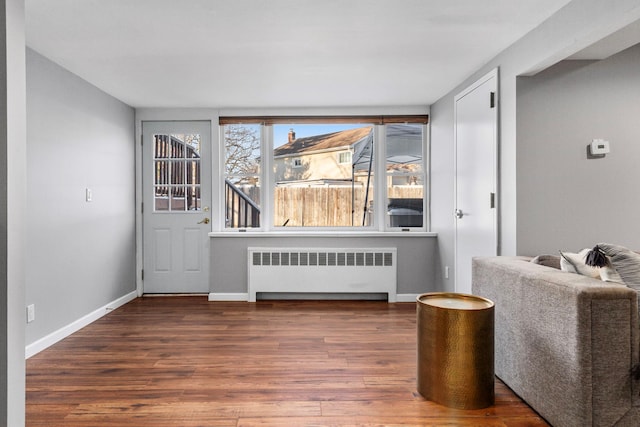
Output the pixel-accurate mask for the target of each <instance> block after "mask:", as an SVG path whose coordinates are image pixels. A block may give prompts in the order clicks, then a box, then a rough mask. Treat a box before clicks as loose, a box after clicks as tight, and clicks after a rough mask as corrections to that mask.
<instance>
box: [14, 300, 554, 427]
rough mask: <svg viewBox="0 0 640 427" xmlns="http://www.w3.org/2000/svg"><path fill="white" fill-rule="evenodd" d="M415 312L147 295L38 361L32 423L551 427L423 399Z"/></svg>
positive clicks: (504, 405)
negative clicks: (418, 388)
mask: <svg viewBox="0 0 640 427" xmlns="http://www.w3.org/2000/svg"><path fill="white" fill-rule="evenodd" d="M415 318H416V315H415V304H412V303H397V304H387V303H386V302H364V301H353V302H338V301H262V302H258V303H246V302H208V301H207V300H206V297H146V298H138V299H136V300H134V301H132V302H131V303H129V304H127V305H125V306H123V307H121V308H119V309H118V310H116V311H114V312H113V313H111V314H109V315H107V316H105V317H103V318H101V319H100V320H98V321H96V322H94V323H93V324H91V325H89V326H88V327H86V328H84V329H82V330H81V331H79V332H77V333H75V334H73V335H72V336H70V337H68V338H66V339H65V340H63V341H61V342H59V343H57V344H55V345H54V346H52V347H50V348H48V349H47V350H45V351H43V352H41V353H39V354H37V355H35V356H33V357H32V358H30V359H29V360H28V361H27V379H26V381H27V384H26V387H27V396H26V399H27V408H26V419H27V426H31V427H35V426H48V427H53V426H73V427H77V426H87V427H89V426H91V427H100V426H154V427H165V426H180V427H191V426H243V427H248V426H262V427H265V426H382V425H395V426H510V427H520V426H547V425H548V424H546V423H545V422H544V420H542V419H541V418H540V417H539V416H538V415H537V414H536V413H535V412H534V411H532V410H531V408H529V407H528V406H527V405H526V404H524V403H523V402H522V401H521V400H520V399H519V398H518V397H517V396H515V395H514V394H513V393H512V392H511V391H510V390H509V389H508V388H507V387H505V386H504V384H502V383H501V382H500V381H499V380H496V404H495V406H492V407H490V408H486V409H481V410H455V409H450V408H446V407H444V406H440V405H437V404H435V403H432V402H429V401H426V400H424V399H423V398H422V397H421V396H420V395H419V394H418V393H417V392H416V330H415V328H416V321H415V320H416V319H415Z"/></svg>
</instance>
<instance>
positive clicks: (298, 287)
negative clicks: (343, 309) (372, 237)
mask: <svg viewBox="0 0 640 427" xmlns="http://www.w3.org/2000/svg"><path fill="white" fill-rule="evenodd" d="M396 253H397V250H396V248H366V249H365V248H350V249H344V248H341V249H334V248H259V247H251V248H248V257H247V260H248V264H249V301H250V302H253V301H255V300H256V294H257V293H258V292H286V293H309V292H312V293H386V294H387V295H388V297H387V298H388V301H389V302H396V290H397V285H396Z"/></svg>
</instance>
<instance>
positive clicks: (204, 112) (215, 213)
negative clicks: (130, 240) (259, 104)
mask: <svg viewBox="0 0 640 427" xmlns="http://www.w3.org/2000/svg"><path fill="white" fill-rule="evenodd" d="M218 118H219V111H218V110H215V109H209V108H197V109H188V108H166V109H164V108H163V109H157V108H139V109H136V117H135V124H134V128H135V159H136V160H135V163H136V164H135V174H136V177H135V179H136V198H135V217H136V233H135V234H136V238H135V241H136V279H135V280H136V293H137V295H138V297H141V296H142V295H143V294H144V281H143V279H142V268H143V266H144V258H143V249H144V248H143V245H144V240H143V235H142V230H143V225H144V224H143V222H142V201H143V200H142V189H143V187H142V163H143V159H142V123H143V122H162V121H167V122H175V121H206V122H210V123H211V126H210V128H211V135H210V138H211V162H210V163H211V164H210V167H211V178H212V181H213V182H212V185H211V205H212V206H211V211H210V212H209V213H210V214H211V215H210V217H211V224H212V225H213V227H214V230H213V231H215V227H216V224H217V223H218V222H219V216H220V212H219V211H220V209H219V206H218V204H217V203H218V202H219V199H220V189H219V188H218V187H219V186H218V185H217V183H216V182H217V181H216V180H217V178H218V177H219V175H220V170H219V169H220V168H219V166H218V165H219V151H220V150H219V149H218V147H219V146H220V143H219V132H218V121H219V120H218ZM211 273H212V272H211V268H209V275H211Z"/></svg>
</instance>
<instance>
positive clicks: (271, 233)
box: [209, 229, 438, 238]
mask: <svg viewBox="0 0 640 427" xmlns="http://www.w3.org/2000/svg"><path fill="white" fill-rule="evenodd" d="M240 230H246V229H240ZM209 237H332V238H333V237H438V233H434V232H432V231H421V230H420V229H418V230H409V231H302V230H295V231H239V230H238V229H235V230H234V231H214V232H211V233H209Z"/></svg>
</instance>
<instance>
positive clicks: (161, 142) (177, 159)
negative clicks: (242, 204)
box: [142, 121, 211, 293]
mask: <svg viewBox="0 0 640 427" xmlns="http://www.w3.org/2000/svg"><path fill="white" fill-rule="evenodd" d="M210 159H211V124H210V123H209V122H195V121H194V122H143V124H142V174H143V178H142V186H143V190H142V193H143V203H144V205H143V213H142V220H143V263H144V266H143V268H144V270H143V275H144V276H143V277H144V278H143V283H144V292H145V293H208V292H209V238H208V235H207V233H208V232H209V231H210V229H211V226H210V217H211V215H210V213H211V212H210V207H211V160H210Z"/></svg>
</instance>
